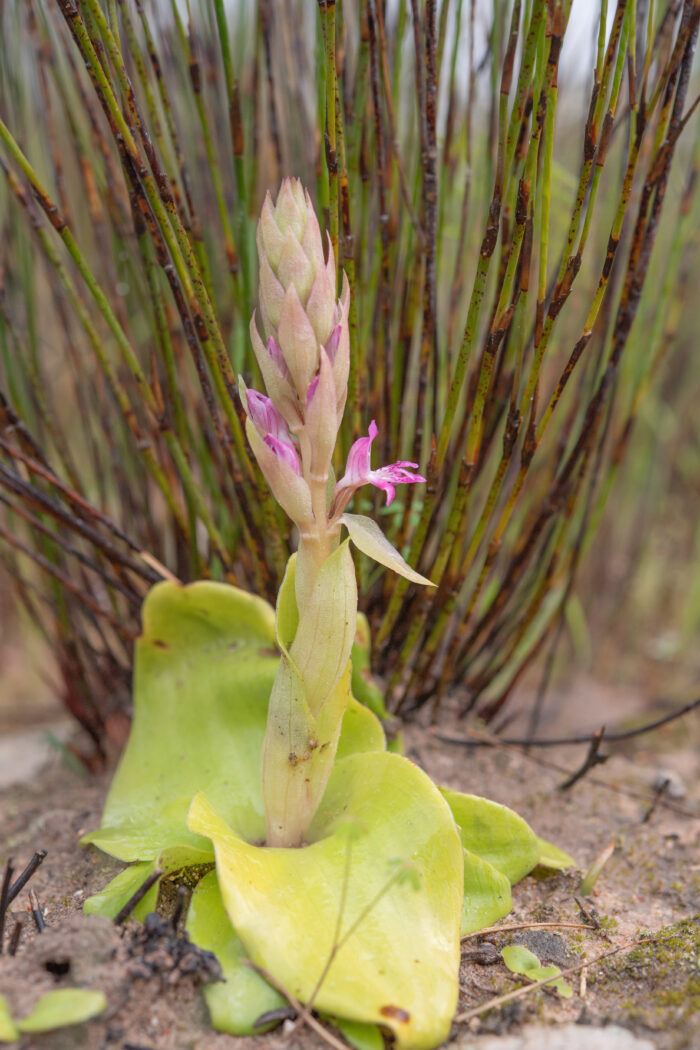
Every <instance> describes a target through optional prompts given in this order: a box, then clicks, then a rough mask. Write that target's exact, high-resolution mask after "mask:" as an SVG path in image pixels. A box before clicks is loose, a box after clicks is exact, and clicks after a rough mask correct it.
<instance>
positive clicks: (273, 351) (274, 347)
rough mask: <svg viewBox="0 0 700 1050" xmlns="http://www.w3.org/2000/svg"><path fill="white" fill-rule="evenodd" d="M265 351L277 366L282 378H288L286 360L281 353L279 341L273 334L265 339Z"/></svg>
mask: <svg viewBox="0 0 700 1050" xmlns="http://www.w3.org/2000/svg"><path fill="white" fill-rule="evenodd" d="M267 352H268V354H269V355H270V357H271V358H272V360H273V361H274V362H275V364H276V365H277V367H278V368H279V370H280V373H281V374H282V375H283V376H284V378H285V379H289V378H290V375H289V369H288V368H287V362H286V361H285V359H284V354H283V353H282V350H281V348H280V345H279V343H278V342H277V340H276V339H275V337H274V336H273V335H271V336H270V338H269V339H268V341H267Z"/></svg>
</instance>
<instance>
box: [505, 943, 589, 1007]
mask: <svg viewBox="0 0 700 1050" xmlns="http://www.w3.org/2000/svg"><path fill="white" fill-rule="evenodd" d="M501 955H502V957H503V961H504V963H505V964H506V966H507V967H508V969H509V970H510V971H511V973H520V974H522V975H523V976H524V977H529V978H530V979H531V980H532V981H546V979H547V978H548V977H554V976H555V975H556V974H558V973H561V970H560V969H559V967H558V966H543V965H542V963H541V962H540V960H539V959H538V958H537V956H536V955H535V953H534V952H531V951H530V949H529V948H526V947H525V946H524V945H522V944H509V945H508V946H507V947H505V948H503V950H502V951H501ZM550 983H551V985H552V988H556V990H557V991H558V993H559V995H560V996H561V997H562V999H570V998H571V996H572V995H573V992H572V990H571V986H570V985H568V984H567V983H566V981H564V980H562V979H561V978H560V979H559V980H557V981H551V982H550Z"/></svg>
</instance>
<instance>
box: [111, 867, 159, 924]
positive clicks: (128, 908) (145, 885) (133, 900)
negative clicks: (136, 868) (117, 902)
mask: <svg viewBox="0 0 700 1050" xmlns="http://www.w3.org/2000/svg"><path fill="white" fill-rule="evenodd" d="M162 874H163V872H162V871H160V870H159V869H158V868H156V870H155V871H152V872H151V874H150V875H149V876H148V878H147V879H146V880H145V881H144V882H142V883H141V885H140V886H139V888H138V889H137V890H136V892H135V893H132V895H131V896H130V897H129V899H128V901H127V902H126V904H125V905H124V907H123V908H122V909H121V910H120V911H118V912H117V914H116V915H115V916H114V925H115V926H120V925H121V924H122V923H123V922H126V920H127V919H128V918H129V916H130V915H131V913H132V911H133V910H134V908H135V907H136V905H137V904H140V903H141V901H142V900H143V898H144V897H145V896H146V894H147V893H148V891H149V890H150V888H151V886H153V885H154V884H155V883H156V882H157V881H158V879H159V878H160V877H161V876H162Z"/></svg>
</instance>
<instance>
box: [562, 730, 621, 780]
mask: <svg viewBox="0 0 700 1050" xmlns="http://www.w3.org/2000/svg"><path fill="white" fill-rule="evenodd" d="M604 733H605V726H602V727H601V728H600V729H597V730H596V731H595V733H594V734H593V736H592V737H591V742H590V745H589V748H588V751H587V752H586V757H585V758H584V760H583V764H582V765H581V766H579V768H578V769H577V770H576V771H575V772H573V773H572V774H571V776H568V777H567V778H566V780H564V781H563V782H562V783H561V784H559V785H558V787H557V791H568V790H569V788H571V787H573V786H574V784H577V783H578V781H579V780H582V779H583V777H585V775H586V773H587V772H588V771H589V769H593V768H594V767H595V766H601V765H602V764H603V763H604V762H607V761H608V759H609V758H610V755H601V754H600V745H601V744H602V743H603V735H604Z"/></svg>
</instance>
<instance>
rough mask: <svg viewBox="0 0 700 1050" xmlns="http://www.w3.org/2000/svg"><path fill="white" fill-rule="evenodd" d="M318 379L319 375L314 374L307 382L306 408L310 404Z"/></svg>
mask: <svg viewBox="0 0 700 1050" xmlns="http://www.w3.org/2000/svg"><path fill="white" fill-rule="evenodd" d="M319 379H320V376H316V378H315V379H312V380H311V382H310V383H309V389H308V390H307V391H306V407H307V408H308V407H309V405H310V404H311V402H312V400H313V396H314V394H315V393H316V387H317V386H318V381H319Z"/></svg>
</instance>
